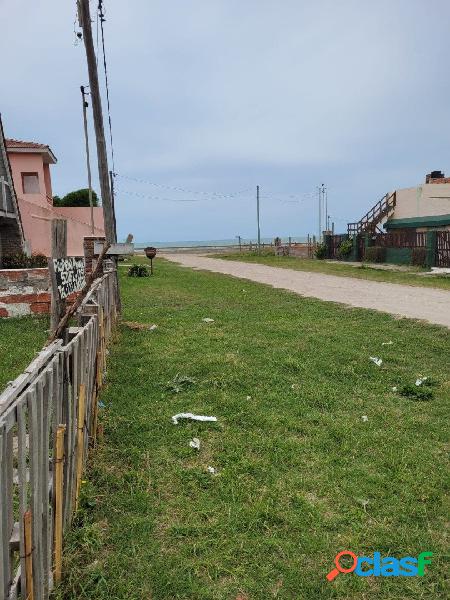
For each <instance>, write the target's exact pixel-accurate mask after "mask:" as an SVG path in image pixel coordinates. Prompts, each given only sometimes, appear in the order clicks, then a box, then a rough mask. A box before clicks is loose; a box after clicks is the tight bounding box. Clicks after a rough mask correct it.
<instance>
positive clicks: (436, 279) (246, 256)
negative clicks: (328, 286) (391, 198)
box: [210, 252, 450, 290]
mask: <svg viewBox="0 0 450 600" xmlns="http://www.w3.org/2000/svg"><path fill="white" fill-rule="evenodd" d="M210 257H211V258H224V259H226V260H238V261H242V262H251V263H258V264H263V265H270V266H271V267H283V268H284V269H294V270H296V271H312V272H316V273H326V274H327V275H339V276H340V277H355V278H357V279H370V280H372V281H386V282H388V283H402V284H404V285H417V286H423V287H434V288H440V289H443V290H450V275H432V276H429V275H420V273H423V272H424V270H423V269H420V268H417V269H415V268H414V267H411V269H410V271H408V272H405V271H386V270H382V269H376V268H371V266H370V263H364V265H363V267H352V266H351V265H346V264H345V263H344V262H337V261H336V262H333V263H330V262H328V261H324V260H315V259H312V258H297V257H294V256H274V255H273V254H267V253H266V254H263V255H261V256H259V255H258V254H255V253H249V252H246V253H242V254H239V253H233V254H211V255H210Z"/></svg>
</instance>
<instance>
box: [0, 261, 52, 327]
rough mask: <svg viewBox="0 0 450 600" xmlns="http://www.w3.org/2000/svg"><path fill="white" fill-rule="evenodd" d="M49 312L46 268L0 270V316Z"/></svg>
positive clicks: (48, 286)
mask: <svg viewBox="0 0 450 600" xmlns="http://www.w3.org/2000/svg"><path fill="white" fill-rule="evenodd" d="M49 312H50V277H49V273H48V269H1V270H0V317H19V316H23V315H31V314H42V313H49Z"/></svg>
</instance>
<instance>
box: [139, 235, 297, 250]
mask: <svg viewBox="0 0 450 600" xmlns="http://www.w3.org/2000/svg"><path fill="white" fill-rule="evenodd" d="M273 240H274V238H273V237H272V238H269V237H265V238H261V243H262V244H271V243H272V242H273ZM281 241H282V242H283V243H287V242H289V238H288V237H282V238H281ZM291 241H292V242H307V241H308V237H307V236H305V235H298V236H295V237H291ZM250 242H251V243H252V244H256V243H257V241H256V240H255V239H250V238H241V243H242V244H245V245H247V244H249V243H250ZM238 243H239V242H238V240H237V238H228V239H223V240H176V241H172V242H134V247H135V248H137V249H142V248H145V247H146V246H153V247H154V248H177V247H179V248H195V247H198V246H237V245H238Z"/></svg>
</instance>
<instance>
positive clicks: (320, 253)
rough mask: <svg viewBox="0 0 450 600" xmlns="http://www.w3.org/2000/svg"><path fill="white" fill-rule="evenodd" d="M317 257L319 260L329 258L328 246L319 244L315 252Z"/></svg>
mask: <svg viewBox="0 0 450 600" xmlns="http://www.w3.org/2000/svg"><path fill="white" fill-rule="evenodd" d="M315 256H316V258H318V259H319V260H323V259H324V258H326V257H327V246H326V244H319V245H318V246H317V248H316V251H315Z"/></svg>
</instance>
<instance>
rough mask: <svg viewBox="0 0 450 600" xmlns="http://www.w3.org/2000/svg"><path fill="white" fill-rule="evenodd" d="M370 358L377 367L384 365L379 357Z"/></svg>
mask: <svg viewBox="0 0 450 600" xmlns="http://www.w3.org/2000/svg"><path fill="white" fill-rule="evenodd" d="M369 358H370V360H371V361H372V362H373V363H375V364H376V365H377V367H381V365H382V364H383V361H382V360H381V358H378V357H377V356H369Z"/></svg>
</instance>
